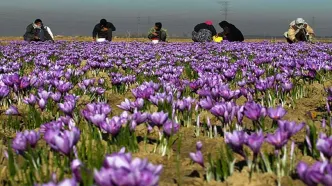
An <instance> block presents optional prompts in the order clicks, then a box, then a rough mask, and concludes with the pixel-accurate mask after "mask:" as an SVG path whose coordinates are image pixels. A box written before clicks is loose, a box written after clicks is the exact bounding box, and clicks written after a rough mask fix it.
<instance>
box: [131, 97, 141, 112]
mask: <svg viewBox="0 0 332 186" xmlns="http://www.w3.org/2000/svg"><path fill="white" fill-rule="evenodd" d="M143 106H144V99H142V98H137V99H136V101H134V102H132V107H133V108H137V109H138V110H139V109H142V108H143Z"/></svg>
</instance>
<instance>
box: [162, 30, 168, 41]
mask: <svg viewBox="0 0 332 186" xmlns="http://www.w3.org/2000/svg"><path fill="white" fill-rule="evenodd" d="M162 37H163V38H162V40H163V41H165V42H168V40H169V38H168V33H167V30H166V29H164V34H163V35H162Z"/></svg>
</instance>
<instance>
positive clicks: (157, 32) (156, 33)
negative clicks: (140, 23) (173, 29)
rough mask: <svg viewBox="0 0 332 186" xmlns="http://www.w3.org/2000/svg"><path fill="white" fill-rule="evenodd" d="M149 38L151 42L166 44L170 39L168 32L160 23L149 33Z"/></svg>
mask: <svg viewBox="0 0 332 186" xmlns="http://www.w3.org/2000/svg"><path fill="white" fill-rule="evenodd" d="M148 38H149V39H150V40H151V41H154V40H157V41H163V42H166V41H167V39H168V33H167V30H166V29H164V28H163V25H162V24H161V23H160V22H157V23H155V25H154V27H152V28H151V29H150V31H149V33H148Z"/></svg>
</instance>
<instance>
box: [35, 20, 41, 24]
mask: <svg viewBox="0 0 332 186" xmlns="http://www.w3.org/2000/svg"><path fill="white" fill-rule="evenodd" d="M34 23H35V24H37V23H42V20H41V19H36V20H35V22H34Z"/></svg>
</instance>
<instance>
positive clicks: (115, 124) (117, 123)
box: [100, 116, 122, 136]
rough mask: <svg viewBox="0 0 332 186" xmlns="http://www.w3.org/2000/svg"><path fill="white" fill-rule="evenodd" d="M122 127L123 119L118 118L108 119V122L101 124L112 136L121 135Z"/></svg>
mask: <svg viewBox="0 0 332 186" xmlns="http://www.w3.org/2000/svg"><path fill="white" fill-rule="evenodd" d="M121 127H122V123H121V118H120V117H118V116H114V117H113V118H112V119H109V118H106V120H105V121H104V122H102V123H101V124H100V128H101V129H103V130H105V131H106V132H108V133H110V134H112V135H113V136H115V135H117V134H118V133H119V131H120V129H121Z"/></svg>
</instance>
